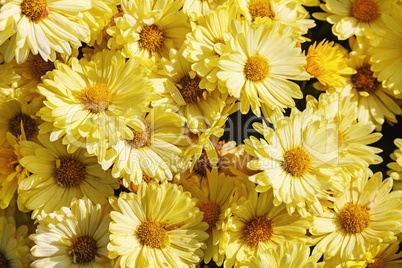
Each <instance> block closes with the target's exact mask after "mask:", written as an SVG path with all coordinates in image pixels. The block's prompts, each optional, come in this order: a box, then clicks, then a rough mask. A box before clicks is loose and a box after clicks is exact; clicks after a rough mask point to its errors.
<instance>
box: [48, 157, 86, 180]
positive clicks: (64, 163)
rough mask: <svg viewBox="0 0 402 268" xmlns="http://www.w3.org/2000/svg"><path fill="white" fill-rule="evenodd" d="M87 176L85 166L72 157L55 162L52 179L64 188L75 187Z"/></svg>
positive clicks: (61, 158)
mask: <svg viewBox="0 0 402 268" xmlns="http://www.w3.org/2000/svg"><path fill="white" fill-rule="evenodd" d="M86 176H87V170H86V167H85V165H84V164H83V163H82V162H81V161H80V160H79V159H77V158H76V157H74V156H72V155H68V156H62V157H60V158H59V159H57V160H56V169H55V171H54V177H55V179H56V180H57V182H58V183H59V184H60V185H62V186H64V187H76V186H78V185H80V184H81V183H82V182H83V181H84V180H85V178H86Z"/></svg>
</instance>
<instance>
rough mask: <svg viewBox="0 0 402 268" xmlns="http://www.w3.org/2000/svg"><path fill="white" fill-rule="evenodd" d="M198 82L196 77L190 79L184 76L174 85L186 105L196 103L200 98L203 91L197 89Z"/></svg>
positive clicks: (198, 79)
mask: <svg viewBox="0 0 402 268" xmlns="http://www.w3.org/2000/svg"><path fill="white" fill-rule="evenodd" d="M200 81H201V79H200V78H199V77H198V76H196V77H194V78H190V76H188V75H186V76H184V77H183V78H181V79H180V81H179V83H178V84H177V85H176V86H177V88H178V89H179V91H180V94H181V95H182V96H183V99H184V101H185V102H186V103H193V102H198V101H199V100H200V98H201V97H202V93H203V92H204V91H205V89H201V88H200V87H199V84H200Z"/></svg>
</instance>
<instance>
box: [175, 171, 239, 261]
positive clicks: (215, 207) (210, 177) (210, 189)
mask: <svg viewBox="0 0 402 268" xmlns="http://www.w3.org/2000/svg"><path fill="white" fill-rule="evenodd" d="M181 183H182V184H183V189H184V190H185V191H189V192H190V193H191V195H192V196H193V197H196V198H197V199H198V203H197V207H199V208H200V210H201V211H202V212H204V218H203V221H204V222H206V223H208V225H209V228H208V230H207V233H208V235H209V237H208V239H207V240H206V241H205V244H206V248H205V249H204V263H206V264H207V263H209V262H210V261H211V259H212V260H213V261H214V262H215V263H216V264H217V265H219V266H220V265H222V263H223V260H224V251H225V248H226V245H225V242H226V241H225V234H224V232H225V229H226V222H227V220H228V218H229V216H230V214H231V206H232V204H233V203H234V201H235V198H234V193H235V189H236V185H235V181H234V180H232V179H231V178H230V177H227V176H225V175H224V174H223V173H220V174H218V169H217V168H212V170H211V171H206V177H204V178H203V179H202V180H201V184H200V186H197V185H196V184H194V183H192V182H191V181H187V180H183V181H182V182H181Z"/></svg>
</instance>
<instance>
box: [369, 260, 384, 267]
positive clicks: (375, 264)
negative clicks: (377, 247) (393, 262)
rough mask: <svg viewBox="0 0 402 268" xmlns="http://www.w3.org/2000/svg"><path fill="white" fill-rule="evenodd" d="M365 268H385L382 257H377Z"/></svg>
mask: <svg viewBox="0 0 402 268" xmlns="http://www.w3.org/2000/svg"><path fill="white" fill-rule="evenodd" d="M367 268H385V261H384V259H383V258H382V257H377V258H375V259H374V262H373V263H369V264H367Z"/></svg>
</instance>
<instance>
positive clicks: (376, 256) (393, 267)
mask: <svg viewBox="0 0 402 268" xmlns="http://www.w3.org/2000/svg"><path fill="white" fill-rule="evenodd" d="M399 244H400V241H396V242H394V243H391V244H385V243H383V244H379V245H375V246H372V247H370V250H369V251H367V252H366V253H365V254H364V256H363V258H362V259H358V260H353V261H348V262H347V264H346V267H347V268H364V267H367V268H381V267H390V268H398V267H401V266H402V252H401V251H400V250H399Z"/></svg>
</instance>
